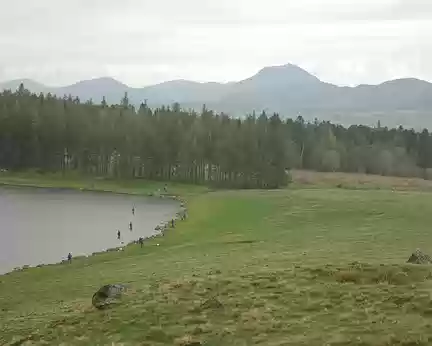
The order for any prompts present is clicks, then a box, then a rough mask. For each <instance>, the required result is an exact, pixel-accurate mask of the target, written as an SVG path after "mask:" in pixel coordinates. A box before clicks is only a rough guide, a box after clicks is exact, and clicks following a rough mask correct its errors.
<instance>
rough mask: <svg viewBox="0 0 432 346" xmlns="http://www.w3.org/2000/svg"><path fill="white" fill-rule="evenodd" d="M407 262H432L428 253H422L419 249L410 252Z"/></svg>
mask: <svg viewBox="0 0 432 346" xmlns="http://www.w3.org/2000/svg"><path fill="white" fill-rule="evenodd" d="M407 263H412V264H430V263H432V258H431V257H430V256H429V255H426V254H425V253H423V252H422V251H421V250H420V249H417V250H416V251H415V252H413V253H412V255H411V256H410V258H409V259H408V261H407Z"/></svg>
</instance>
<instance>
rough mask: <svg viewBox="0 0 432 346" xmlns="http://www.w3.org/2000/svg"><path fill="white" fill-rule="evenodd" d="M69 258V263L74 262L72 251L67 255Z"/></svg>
mask: <svg viewBox="0 0 432 346" xmlns="http://www.w3.org/2000/svg"><path fill="white" fill-rule="evenodd" d="M67 259H68V262H69V264H70V263H72V254H71V253H70V252H69V254H68V255H67Z"/></svg>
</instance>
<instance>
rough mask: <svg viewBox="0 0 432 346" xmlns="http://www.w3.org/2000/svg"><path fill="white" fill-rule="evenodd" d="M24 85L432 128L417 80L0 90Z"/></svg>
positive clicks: (135, 100) (285, 70)
mask: <svg viewBox="0 0 432 346" xmlns="http://www.w3.org/2000/svg"><path fill="white" fill-rule="evenodd" d="M21 82H23V83H24V85H25V87H26V88H27V89H29V90H30V91H32V92H36V93H40V92H42V93H48V92H50V93H52V94H55V95H58V96H61V97H62V96H64V95H69V94H71V95H73V96H78V97H79V98H80V99H81V100H82V101H86V100H89V99H92V100H93V101H94V102H95V103H99V102H100V101H101V100H102V97H103V96H105V97H106V100H107V102H108V103H117V102H119V101H120V99H121V98H122V97H123V95H124V93H125V92H127V93H128V96H129V100H130V102H131V103H132V104H135V105H139V104H140V103H141V102H143V101H144V100H146V101H147V104H148V105H149V106H151V107H157V106H161V105H169V104H172V103H174V102H179V103H180V104H181V106H182V107H184V108H194V109H197V110H199V109H201V108H202V105H203V104H206V105H207V107H208V108H210V109H214V110H216V111H223V112H226V113H228V114H230V115H233V116H241V115H244V114H247V113H251V112H252V111H253V110H255V111H256V112H257V113H260V112H261V111H262V110H266V111H267V112H278V113H280V114H281V115H282V116H289V117H296V116H297V115H299V114H301V115H302V116H303V117H304V118H305V119H307V120H312V119H314V118H315V117H317V118H319V119H324V120H332V121H336V122H340V123H343V124H345V125H348V124H354V123H361V124H368V125H374V124H376V122H377V121H378V120H381V122H382V123H383V124H386V125H388V126H398V125H403V126H406V127H415V128H421V127H428V128H432V117H431V116H430V115H431V114H432V84H431V83H429V82H426V81H423V80H419V79H414V78H405V79H397V80H391V81H388V82H384V83H382V84H379V85H359V86H357V87H340V86H337V85H334V84H329V83H326V82H323V81H321V80H319V79H318V78H317V77H315V76H313V75H312V74H310V73H308V72H307V71H305V70H303V69H301V68H300V67H298V66H295V65H292V64H287V65H283V66H273V67H265V68H263V69H262V70H260V71H259V72H258V73H257V74H255V75H254V76H252V77H250V78H247V79H245V80H242V81H239V82H232V83H225V84H222V83H198V82H193V81H187V80H174V81H169V82H164V83H160V84H156V85H151V86H147V87H143V88H131V87H128V86H127V85H125V84H122V83H120V82H118V81H117V80H115V79H112V78H107V77H104V78H98V79H91V80H85V81H80V82H78V83H75V84H72V85H69V86H64V87H48V86H45V85H43V84H40V83H38V82H35V81H33V80H29V79H24V80H13V81H8V82H5V83H0V89H12V90H15V89H16V88H17V87H18V86H19V84H20V83H21Z"/></svg>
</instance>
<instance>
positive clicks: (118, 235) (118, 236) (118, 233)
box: [117, 230, 120, 240]
mask: <svg viewBox="0 0 432 346" xmlns="http://www.w3.org/2000/svg"><path fill="white" fill-rule="evenodd" d="M117 239H118V240H120V230H118V231H117Z"/></svg>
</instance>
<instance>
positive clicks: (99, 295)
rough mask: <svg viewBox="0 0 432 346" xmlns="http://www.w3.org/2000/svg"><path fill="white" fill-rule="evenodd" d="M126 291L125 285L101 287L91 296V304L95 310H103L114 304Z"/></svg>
mask: <svg viewBox="0 0 432 346" xmlns="http://www.w3.org/2000/svg"><path fill="white" fill-rule="evenodd" d="M125 291H126V285H123V284H109V285H105V286H102V287H101V288H99V290H98V291H97V292H96V293H95V294H93V297H92V304H93V306H94V307H95V308H97V309H104V308H106V307H107V306H108V305H110V304H112V303H114V302H115V301H116V300H117V299H118V298H120V297H121V295H122V293H123V292H125Z"/></svg>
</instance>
